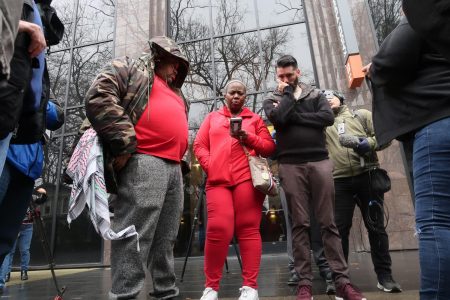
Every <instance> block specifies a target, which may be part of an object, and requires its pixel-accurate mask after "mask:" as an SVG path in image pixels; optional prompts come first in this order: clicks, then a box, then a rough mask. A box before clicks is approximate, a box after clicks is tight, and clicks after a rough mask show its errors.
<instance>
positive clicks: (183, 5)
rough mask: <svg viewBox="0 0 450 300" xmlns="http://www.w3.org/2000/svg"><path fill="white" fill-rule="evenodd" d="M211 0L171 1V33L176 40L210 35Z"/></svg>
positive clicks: (201, 37)
mask: <svg viewBox="0 0 450 300" xmlns="http://www.w3.org/2000/svg"><path fill="white" fill-rule="evenodd" d="M209 20H210V4H209V0H172V1H170V33H169V35H170V36H171V37H172V38H173V39H175V40H176V41H190V40H196V39H203V38H206V37H208V36H210V32H211V30H210V22H209Z"/></svg>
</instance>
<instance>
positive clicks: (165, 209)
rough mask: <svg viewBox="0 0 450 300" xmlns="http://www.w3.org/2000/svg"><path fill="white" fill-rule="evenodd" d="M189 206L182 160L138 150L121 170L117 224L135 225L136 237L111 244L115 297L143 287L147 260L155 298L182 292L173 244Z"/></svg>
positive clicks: (132, 294) (114, 225) (121, 226)
mask: <svg viewBox="0 0 450 300" xmlns="http://www.w3.org/2000/svg"><path fill="white" fill-rule="evenodd" d="M182 209H183V187H182V175H181V168H180V165H179V164H175V163H170V162H168V161H166V160H163V159H161V158H157V157H154V156H150V155H144V154H135V155H133V156H132V157H131V158H130V160H129V161H128V163H127V165H126V166H125V168H124V169H123V170H122V171H121V172H120V174H119V189H118V199H117V201H116V203H115V206H114V218H113V220H112V223H111V227H112V229H113V230H114V231H116V232H117V231H120V230H122V229H124V228H125V227H127V226H130V225H135V226H136V230H137V231H138V233H139V246H140V252H138V249H137V239H136V237H130V238H127V239H124V240H118V241H112V243H111V277H112V288H111V292H110V294H109V296H110V299H133V298H134V297H136V296H137V295H138V294H139V292H140V291H141V289H142V287H143V285H144V279H145V267H144V263H145V264H146V266H147V268H148V270H149V271H150V274H151V276H152V280H153V290H154V291H153V293H152V294H151V295H152V296H153V297H155V298H158V299H166V298H171V297H174V296H177V295H178V294H179V291H178V288H177V287H176V286H175V271H174V259H173V247H174V244H175V240H176V238H177V234H178V228H179V225H180V217H181V212H182Z"/></svg>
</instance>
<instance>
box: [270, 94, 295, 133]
mask: <svg viewBox="0 0 450 300" xmlns="http://www.w3.org/2000/svg"><path fill="white" fill-rule="evenodd" d="M293 92H294V89H293V88H292V87H291V86H287V87H285V88H284V91H283V95H282V97H281V100H280V101H277V100H274V99H272V98H269V99H267V100H265V101H264V104H263V106H264V112H265V113H266V116H267V118H268V119H269V120H270V122H272V124H273V125H275V126H276V127H282V126H284V125H286V124H287V123H288V116H289V115H290V114H291V112H292V111H293V110H294V105H295V99H294V95H293Z"/></svg>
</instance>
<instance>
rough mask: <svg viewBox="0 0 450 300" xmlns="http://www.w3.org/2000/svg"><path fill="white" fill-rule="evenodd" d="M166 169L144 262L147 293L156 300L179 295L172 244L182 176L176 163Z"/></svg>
mask: <svg viewBox="0 0 450 300" xmlns="http://www.w3.org/2000/svg"><path fill="white" fill-rule="evenodd" d="M167 169H168V171H169V185H168V188H167V193H166V198H165V200H164V203H163V206H162V209H161V213H160V215H159V220H158V225H156V231H155V236H154V237H153V242H152V246H151V248H150V253H149V260H148V265H147V266H148V269H149V271H150V273H151V274H152V279H153V293H151V295H152V296H153V297H154V298H157V299H167V298H171V297H175V296H177V295H178V294H179V290H178V288H177V287H176V285H175V280H176V276H175V269H174V263H175V262H174V258H173V247H174V246H175V241H176V239H177V234H178V229H179V227H180V219H181V213H182V211H183V179H182V175H181V168H180V166H179V165H178V164H170V163H169V164H168V165H167Z"/></svg>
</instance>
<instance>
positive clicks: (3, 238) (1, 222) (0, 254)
mask: <svg viewBox="0 0 450 300" xmlns="http://www.w3.org/2000/svg"><path fill="white" fill-rule="evenodd" d="M7 168H8V171H6V172H9V175H10V181H9V185H8V188H7V191H6V194H5V196H4V199H3V202H2V203H1V204H0V261H3V259H4V258H5V256H6V255H7V254H8V253H9V252H10V251H11V248H12V246H13V245H14V242H15V240H16V238H17V234H18V233H19V230H20V225H21V223H22V220H23V217H24V216H25V213H26V211H27V207H28V205H29V203H30V200H31V194H32V192H33V186H34V180H33V179H31V178H29V177H27V176H25V175H23V174H22V173H20V172H19V171H18V170H16V169H15V168H14V167H12V166H11V165H9V163H8V162H7V163H6V164H5V168H4V170H3V172H5V170H6V169H7Z"/></svg>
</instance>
